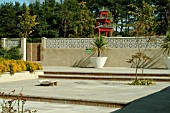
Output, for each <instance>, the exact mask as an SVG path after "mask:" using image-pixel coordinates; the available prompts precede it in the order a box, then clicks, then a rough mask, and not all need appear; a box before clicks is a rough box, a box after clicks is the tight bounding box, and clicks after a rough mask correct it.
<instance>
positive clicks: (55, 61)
mask: <svg viewBox="0 0 170 113" xmlns="http://www.w3.org/2000/svg"><path fill="white" fill-rule="evenodd" d="M142 50H144V49H142ZM158 51H160V49H158V48H150V49H147V50H146V51H145V52H146V53H147V55H148V56H150V57H153V56H155V54H156V53H157V52H158ZM136 52H137V49H135V48H111V49H109V50H107V51H106V52H105V53H104V54H103V55H102V56H107V57H108V60H107V61H106V64H105V67H130V66H131V64H129V63H127V62H126V61H127V59H129V58H131V55H132V54H135V53H136ZM87 56H89V54H86V51H85V49H83V48H69V49H67V48H59V49H55V48H53V49H52V48H46V49H45V50H44V54H43V61H42V64H43V65H44V66H73V64H74V63H75V62H76V61H77V60H80V59H81V58H86V57H87ZM158 65H159V66H158ZM89 66H91V65H89ZM157 66H158V67H160V68H162V67H164V64H163V62H162V61H160V62H159V63H158V64H157V65H156V66H155V67H156V68H157Z"/></svg>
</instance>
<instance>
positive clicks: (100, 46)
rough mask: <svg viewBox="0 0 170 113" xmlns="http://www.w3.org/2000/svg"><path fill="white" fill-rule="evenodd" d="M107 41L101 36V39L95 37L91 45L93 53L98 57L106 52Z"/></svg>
mask: <svg viewBox="0 0 170 113" xmlns="http://www.w3.org/2000/svg"><path fill="white" fill-rule="evenodd" d="M107 44H108V42H107V40H106V38H105V37H103V36H101V37H97V38H96V40H95V41H94V43H93V44H92V45H93V48H92V50H93V52H94V53H97V56H98V57H100V56H101V54H102V52H104V51H105V50H106V47H107Z"/></svg>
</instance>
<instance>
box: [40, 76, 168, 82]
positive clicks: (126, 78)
mask: <svg viewBox="0 0 170 113" xmlns="http://www.w3.org/2000/svg"><path fill="white" fill-rule="evenodd" d="M39 78H46V79H77V80H110V81H131V80H134V79H135V76H134V75H133V76H132V75H131V76H130V75H128V76H126V75H122V76H117V75H114V76H97V75H95V76H94V75H90V76H87V75H86V76H83V75H67V74H66V75H59V74H45V75H39ZM138 79H145V80H153V81H156V82H170V77H167V76H145V75H143V76H141V75H140V76H138Z"/></svg>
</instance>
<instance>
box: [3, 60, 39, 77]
mask: <svg viewBox="0 0 170 113" xmlns="http://www.w3.org/2000/svg"><path fill="white" fill-rule="evenodd" d="M35 70H42V66H41V64H38V63H33V62H27V61H21V60H7V59H1V60H0V73H4V72H10V74H14V73H16V72H21V71H30V72H34V71H35Z"/></svg>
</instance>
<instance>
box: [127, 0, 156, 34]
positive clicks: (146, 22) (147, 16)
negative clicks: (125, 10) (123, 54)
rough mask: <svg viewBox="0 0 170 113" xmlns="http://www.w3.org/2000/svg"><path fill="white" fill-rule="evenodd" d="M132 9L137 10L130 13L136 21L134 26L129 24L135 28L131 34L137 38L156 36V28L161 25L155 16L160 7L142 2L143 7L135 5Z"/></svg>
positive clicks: (132, 5)
mask: <svg viewBox="0 0 170 113" xmlns="http://www.w3.org/2000/svg"><path fill="white" fill-rule="evenodd" d="M130 7H131V8H134V9H135V10H134V11H129V14H131V16H132V19H133V20H134V22H133V23H132V24H129V25H130V27H133V29H132V31H131V32H133V33H134V34H136V37H138V36H154V35H155V28H156V27H157V26H158V25H159V22H157V21H156V18H155V15H154V12H155V11H156V9H157V7H158V6H155V5H150V4H148V3H146V2H145V1H144V0H142V6H141V7H139V6H137V5H135V4H131V5H130Z"/></svg>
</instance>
